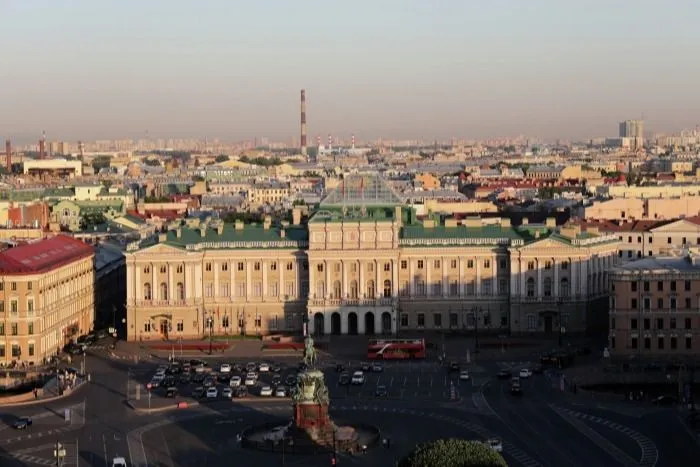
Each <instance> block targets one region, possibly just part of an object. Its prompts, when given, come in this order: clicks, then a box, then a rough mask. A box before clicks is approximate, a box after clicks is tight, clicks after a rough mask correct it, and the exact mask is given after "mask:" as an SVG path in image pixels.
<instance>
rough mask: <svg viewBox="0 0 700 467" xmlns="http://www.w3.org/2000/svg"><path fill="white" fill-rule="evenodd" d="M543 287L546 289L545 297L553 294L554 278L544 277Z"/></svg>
mask: <svg viewBox="0 0 700 467" xmlns="http://www.w3.org/2000/svg"><path fill="white" fill-rule="evenodd" d="M542 288H543V289H544V296H545V297H551V296H552V278H551V277H545V278H544V284H543V287H542Z"/></svg>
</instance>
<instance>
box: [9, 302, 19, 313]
mask: <svg viewBox="0 0 700 467" xmlns="http://www.w3.org/2000/svg"><path fill="white" fill-rule="evenodd" d="M18 311H19V307H18V305H17V300H10V313H12V314H13V315H16V314H17V313H18Z"/></svg>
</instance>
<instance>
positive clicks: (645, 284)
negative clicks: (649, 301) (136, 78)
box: [632, 281, 649, 292]
mask: <svg viewBox="0 0 700 467" xmlns="http://www.w3.org/2000/svg"><path fill="white" fill-rule="evenodd" d="M632 290H635V288H634V287H633V288H632ZM644 291H645V292H649V281H644Z"/></svg>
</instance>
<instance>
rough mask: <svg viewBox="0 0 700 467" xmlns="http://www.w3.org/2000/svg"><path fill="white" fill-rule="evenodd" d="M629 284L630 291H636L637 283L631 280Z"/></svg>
mask: <svg viewBox="0 0 700 467" xmlns="http://www.w3.org/2000/svg"><path fill="white" fill-rule="evenodd" d="M630 285H631V286H632V292H636V291H637V283H636V282H631V283H630Z"/></svg>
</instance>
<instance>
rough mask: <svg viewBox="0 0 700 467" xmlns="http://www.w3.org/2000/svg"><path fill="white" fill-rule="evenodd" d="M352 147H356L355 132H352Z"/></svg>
mask: <svg viewBox="0 0 700 467" xmlns="http://www.w3.org/2000/svg"><path fill="white" fill-rule="evenodd" d="M352 148H353V149H355V133H353V134H352Z"/></svg>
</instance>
